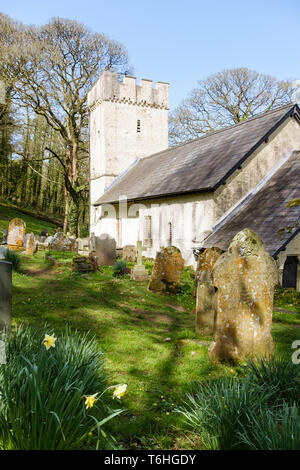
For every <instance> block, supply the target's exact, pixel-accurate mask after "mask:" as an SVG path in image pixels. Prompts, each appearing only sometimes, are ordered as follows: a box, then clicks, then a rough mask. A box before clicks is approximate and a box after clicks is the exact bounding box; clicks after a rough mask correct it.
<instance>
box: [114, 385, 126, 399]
mask: <svg viewBox="0 0 300 470" xmlns="http://www.w3.org/2000/svg"><path fill="white" fill-rule="evenodd" d="M126 389H127V385H126V384H123V385H118V386H117V387H116V388H115V390H114V393H113V395H114V398H115V397H117V398H119V399H120V398H121V397H123V396H124V395H125V393H126Z"/></svg>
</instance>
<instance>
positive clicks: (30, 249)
mask: <svg viewBox="0 0 300 470" xmlns="http://www.w3.org/2000/svg"><path fill="white" fill-rule="evenodd" d="M25 248H26V254H27V255H33V254H34V253H35V252H36V248H37V242H36V240H35V236H34V234H33V233H29V234H28V237H27V240H26V245H25Z"/></svg>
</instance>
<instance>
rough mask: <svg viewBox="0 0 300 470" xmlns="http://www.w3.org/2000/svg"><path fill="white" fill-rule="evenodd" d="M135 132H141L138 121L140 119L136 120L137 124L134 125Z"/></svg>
mask: <svg viewBox="0 0 300 470" xmlns="http://www.w3.org/2000/svg"><path fill="white" fill-rule="evenodd" d="M136 131H137V132H141V121H140V119H138V120H137V123H136Z"/></svg>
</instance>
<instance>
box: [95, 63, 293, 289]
mask: <svg viewBox="0 0 300 470" xmlns="http://www.w3.org/2000/svg"><path fill="white" fill-rule="evenodd" d="M88 105H89V109H90V203H91V205H90V232H91V233H94V234H95V235H96V236H100V235H101V234H104V233H107V234H109V235H110V236H112V237H114V238H115V239H116V241H117V246H118V247H119V248H121V247H123V246H125V245H129V244H132V245H136V242H137V241H138V240H142V241H143V246H144V250H145V251H144V255H145V256H147V257H152V258H155V256H156V252H157V251H159V250H160V248H161V247H162V246H164V247H165V246H168V245H174V246H177V247H178V248H180V250H181V253H182V255H183V257H184V259H185V263H186V264H187V265H194V264H195V258H194V255H193V253H194V251H195V250H199V249H200V250H201V249H203V248H206V247H212V246H217V247H219V248H221V249H222V250H226V249H227V248H228V246H229V244H230V241H231V240H232V238H233V236H234V235H235V234H236V233H237V232H239V231H240V230H242V229H244V228H246V227H249V228H252V229H253V230H255V231H256V232H257V233H258V234H259V236H260V237H261V238H262V240H263V242H264V245H265V248H266V250H267V251H268V252H269V253H270V254H271V255H272V256H273V257H274V258H275V259H276V260H277V264H278V267H279V272H280V274H281V281H282V284H283V285H284V286H285V287H295V288H297V290H299V291H300V225H299V222H300V205H294V206H293V205H292V204H290V205H287V204H288V203H289V202H290V201H292V200H295V199H297V198H300V109H299V107H298V106H297V105H296V104H289V105H286V106H283V107H280V108H277V109H275V110H272V111H269V112H267V113H264V114H261V115H258V116H256V117H253V118H250V119H247V120H246V121H243V122H241V123H239V124H236V125H234V126H231V127H228V128H225V129H222V130H219V131H215V132H212V133H209V134H207V135H205V136H203V137H200V138H198V139H195V140H193V141H189V142H187V143H185V144H181V145H178V146H176V147H172V148H168V107H169V84H168V83H164V82H157V83H156V85H155V86H154V87H153V84H152V81H151V80H146V79H142V80H140V83H139V85H137V83H136V79H135V78H134V77H130V76H125V77H123V81H120V80H119V77H118V75H117V74H114V73H112V72H107V71H106V72H103V73H102V74H101V76H100V77H99V79H98V81H97V82H96V83H95V84H94V86H93V88H92V89H91V90H90V92H89V95H88Z"/></svg>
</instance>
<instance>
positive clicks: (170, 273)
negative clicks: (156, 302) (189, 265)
mask: <svg viewBox="0 0 300 470" xmlns="http://www.w3.org/2000/svg"><path fill="white" fill-rule="evenodd" d="M183 267H184V259H183V258H182V256H181V252H180V250H179V248H176V247H175V246H168V247H167V248H163V249H161V250H160V251H158V252H157V254H156V259H155V263H154V266H153V271H152V274H151V279H150V282H149V286H148V288H149V290H152V291H155V292H171V293H175V292H177V290H178V289H179V287H180V278H181V274H182V270H183Z"/></svg>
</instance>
